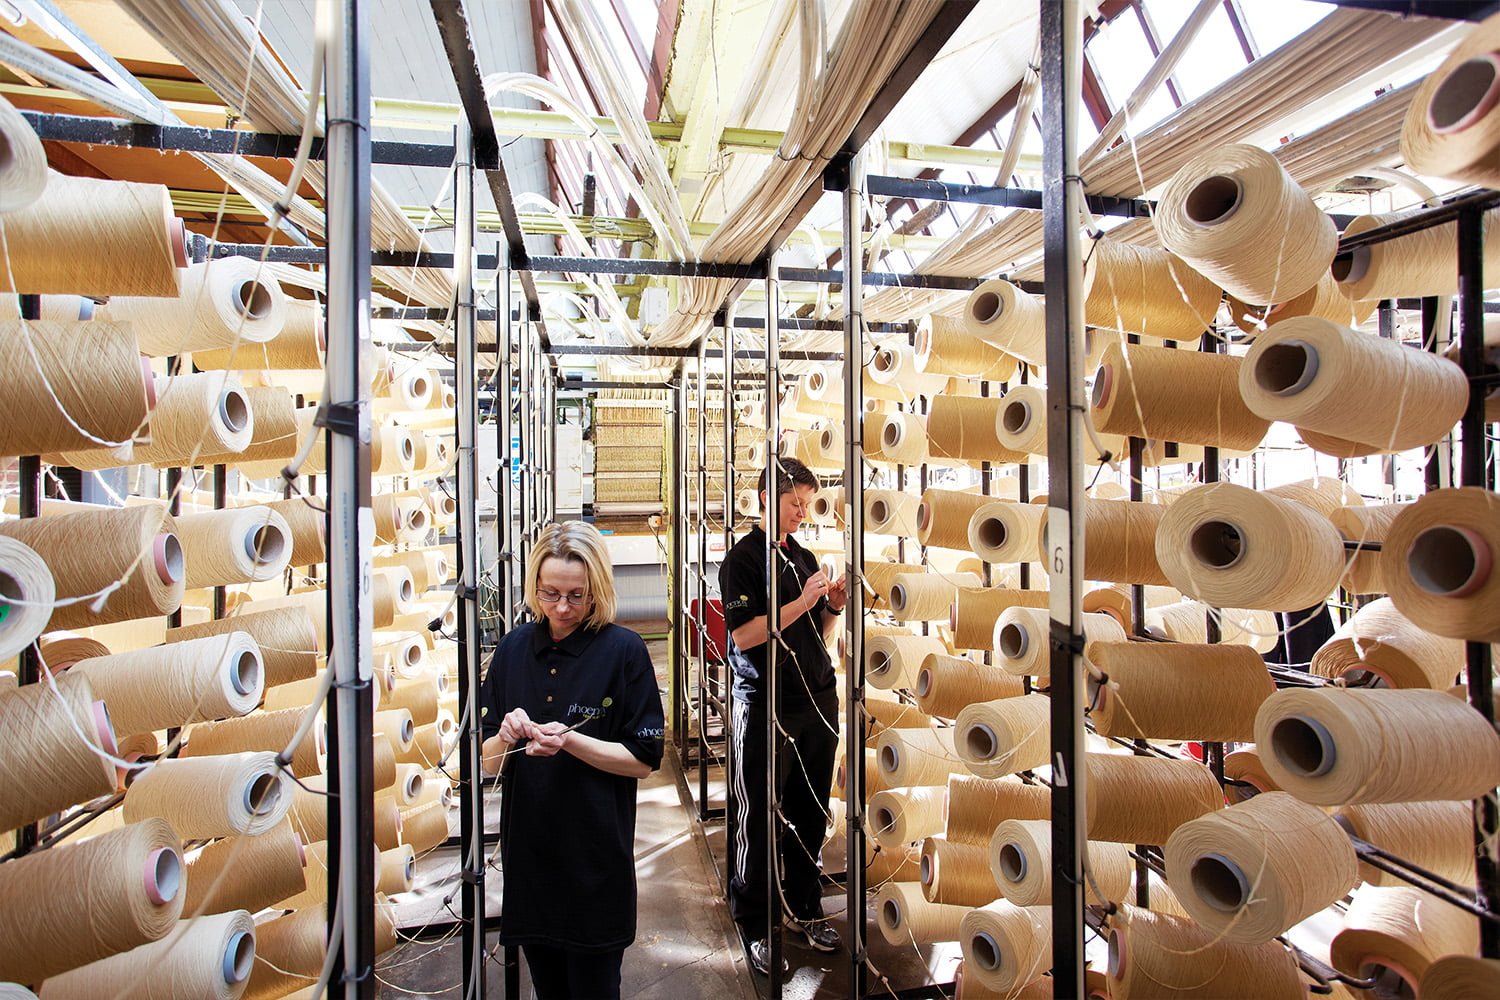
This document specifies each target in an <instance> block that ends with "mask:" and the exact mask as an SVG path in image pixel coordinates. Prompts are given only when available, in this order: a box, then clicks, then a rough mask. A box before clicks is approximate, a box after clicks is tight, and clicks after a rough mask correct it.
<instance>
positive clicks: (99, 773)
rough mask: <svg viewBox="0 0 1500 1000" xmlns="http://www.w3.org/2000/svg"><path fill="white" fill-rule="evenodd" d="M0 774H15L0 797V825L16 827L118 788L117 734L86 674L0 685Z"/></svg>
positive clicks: (8, 828) (8, 827) (6, 827)
mask: <svg viewBox="0 0 1500 1000" xmlns="http://www.w3.org/2000/svg"><path fill="white" fill-rule="evenodd" d="M0 732H3V733H5V739H4V740H3V741H0V774H7V775H11V776H12V780H11V781H10V782H9V783H8V787H7V788H6V792H5V795H4V796H3V797H0V827H4V828H5V829H6V830H14V829H16V828H17V827H19V826H21V825H22V824H25V823H34V822H36V821H37V820H39V819H41V818H43V817H44V816H47V815H49V814H51V813H55V812H60V811H62V810H63V809H66V808H67V807H68V806H71V805H76V804H77V803H79V802H85V801H87V800H89V799H92V798H95V797H97V796H100V795H108V794H110V793H111V792H113V791H114V790H115V781H116V776H115V769H114V766H113V765H112V764H111V763H110V762H109V761H107V760H105V759H104V758H102V757H100V756H99V755H98V753H97V752H96V750H102V751H104V752H105V753H107V754H114V752H115V750H116V745H115V738H114V729H113V727H112V726H111V725H110V721H109V716H108V714H107V713H106V712H105V707H104V703H103V702H102V701H97V700H95V698H94V691H93V688H92V687H90V686H89V682H88V678H87V677H84V676H78V677H69V676H67V675H64V676H63V677H61V678H59V679H58V680H57V691H56V692H55V693H54V692H53V691H52V689H51V685H49V684H47V683H45V682H44V683H39V684H28V685H26V686H24V687H13V688H9V689H5V688H0Z"/></svg>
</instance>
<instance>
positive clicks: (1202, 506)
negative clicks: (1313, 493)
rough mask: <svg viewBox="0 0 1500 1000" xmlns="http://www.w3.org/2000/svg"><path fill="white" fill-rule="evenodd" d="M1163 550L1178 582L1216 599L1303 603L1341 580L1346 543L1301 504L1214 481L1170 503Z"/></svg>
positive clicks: (1159, 538) (1268, 605) (1159, 543)
mask: <svg viewBox="0 0 1500 1000" xmlns="http://www.w3.org/2000/svg"><path fill="white" fill-rule="evenodd" d="M1156 558H1157V561H1158V562H1159V563H1160V565H1161V568H1162V570H1163V572H1164V573H1165V574H1166V576H1167V579H1168V580H1169V581H1170V582H1171V584H1172V586H1174V587H1176V588H1177V589H1178V590H1180V591H1182V592H1183V593H1184V594H1186V595H1190V596H1192V597H1196V598H1198V599H1199V600H1201V601H1205V602H1207V603H1208V604H1212V605H1214V606H1215V607H1233V608H1261V609H1265V610H1269V611H1296V610H1299V609H1301V608H1306V607H1309V606H1310V605H1312V604H1315V603H1317V602H1319V601H1321V600H1323V599H1324V598H1325V597H1327V596H1328V594H1329V593H1330V592H1331V591H1332V590H1333V588H1334V587H1335V586H1337V584H1338V580H1339V577H1340V576H1341V575H1342V572H1343V566H1344V545H1343V541H1342V540H1341V539H1340V538H1339V534H1338V532H1337V531H1336V530H1335V529H1334V527H1333V525H1332V524H1330V523H1329V522H1328V519H1327V518H1326V517H1324V516H1321V515H1319V514H1317V513H1315V512H1314V511H1312V510H1309V509H1308V508H1307V507H1304V506H1302V505H1301V504H1298V503H1293V502H1291V501H1289V500H1284V499H1282V498H1280V497H1278V496H1273V495H1271V494H1268V493H1257V492H1256V491H1254V490H1250V489H1246V488H1245V487H1243V486H1236V485H1234V484H1232V483H1211V484H1208V485H1206V486H1199V487H1197V488H1195V489H1193V490H1190V491H1189V492H1188V493H1186V494H1184V495H1183V496H1182V497H1181V498H1179V499H1178V500H1177V501H1176V502H1175V503H1173V504H1172V506H1170V507H1169V508H1167V514H1166V517H1164V518H1163V519H1162V521H1161V524H1160V525H1159V526H1158V527H1157V532H1156Z"/></svg>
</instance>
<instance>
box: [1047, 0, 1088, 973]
mask: <svg viewBox="0 0 1500 1000" xmlns="http://www.w3.org/2000/svg"><path fill="white" fill-rule="evenodd" d="M1041 18H1042V21H1041V51H1042V103H1043V104H1044V105H1045V106H1046V107H1048V108H1051V109H1052V110H1051V112H1049V113H1048V114H1047V115H1046V116H1045V120H1044V121H1043V128H1042V144H1043V161H1042V165H1043V171H1044V174H1045V182H1044V184H1043V202H1042V206H1043V232H1044V239H1045V267H1046V294H1047V371H1048V373H1049V377H1048V379H1047V461H1048V465H1049V467H1050V469H1051V475H1050V476H1049V482H1050V496H1049V498H1048V518H1047V522H1048V530H1047V541H1046V551H1045V552H1044V559H1045V561H1046V564H1047V571H1048V574H1049V575H1050V577H1051V605H1050V608H1051V614H1052V642H1051V662H1052V715H1051V722H1052V885H1053V890H1052V976H1053V988H1054V990H1055V992H1056V993H1057V994H1058V995H1059V996H1065V997H1067V996H1072V997H1081V996H1085V995H1087V990H1086V989H1085V987H1084V947H1083V945H1084V940H1083V939H1084V934H1083V866H1082V859H1083V842H1084V838H1085V836H1086V834H1087V828H1086V823H1087V817H1086V816H1085V815H1084V810H1083V803H1084V802H1085V794H1084V780H1085V774H1084V752H1083V751H1084V726H1083V694H1084V687H1085V685H1084V679H1083V636H1082V635H1081V634H1080V632H1081V626H1082V621H1083V618H1082V614H1083V608H1082V601H1083V592H1082V587H1083V573H1082V570H1083V565H1084V553H1083V503H1082V500H1083V496H1084V482H1083V465H1082V461H1081V459H1082V455H1083V447H1082V443H1083V435H1082V419H1081V418H1082V414H1083V411H1084V407H1085V406H1087V401H1086V400H1085V399H1084V395H1083V350H1082V346H1083V296H1082V294H1081V290H1082V287H1083V282H1082V273H1081V272H1082V266H1081V263H1080V256H1079V246H1078V243H1079V231H1078V229H1079V226H1078V220H1079V217H1080V216H1079V200H1080V198H1081V195H1082V191H1081V190H1080V187H1081V185H1080V184H1079V183H1078V181H1077V174H1078V152H1077V146H1076V129H1075V127H1074V117H1075V116H1076V115H1077V114H1078V110H1079V106H1080V105H1079V91H1080V86H1081V75H1080V63H1079V59H1080V58H1081V55H1082V50H1083V38H1082V27H1083V20H1082V18H1081V17H1080V16H1079V9H1078V3H1077V0H1061V2H1057V3H1044V4H1042V10H1041Z"/></svg>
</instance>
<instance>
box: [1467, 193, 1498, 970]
mask: <svg viewBox="0 0 1500 1000" xmlns="http://www.w3.org/2000/svg"><path fill="white" fill-rule="evenodd" d="M1484 225H1485V218H1484V213H1483V212H1481V211H1477V210H1473V209H1470V210H1466V211H1464V212H1461V213H1460V214H1459V216H1458V320H1459V342H1458V347H1459V360H1460V361H1461V362H1462V364H1463V368H1464V371H1465V372H1466V373H1467V374H1469V375H1482V374H1483V373H1484ZM1484 397H1485V390H1484V388H1483V387H1480V386H1471V387H1470V391H1469V405H1468V408H1467V409H1466V410H1464V416H1463V421H1462V423H1461V424H1460V425H1459V430H1460V440H1461V441H1462V444H1463V452H1462V456H1461V461H1462V462H1463V465H1462V466H1461V469H1460V472H1461V475H1462V483H1463V485H1465V486H1477V487H1479V488H1481V489H1490V488H1491V487H1492V486H1493V485H1494V484H1493V483H1492V482H1491V481H1490V477H1489V463H1488V462H1487V461H1486V459H1487V458H1488V454H1487V451H1488V442H1487V441H1486V440H1485V438H1486V434H1485V419H1484ZM1464 649H1465V653H1464V659H1465V667H1466V671H1465V672H1466V674H1467V677H1468V683H1469V704H1471V705H1473V706H1474V708H1475V709H1477V710H1478V711H1479V713H1480V714H1481V715H1483V716H1484V717H1485V718H1486V719H1488V720H1489V721H1490V722H1491V723H1492V724H1493V723H1494V721H1495V697H1494V687H1493V684H1494V663H1493V662H1492V661H1491V656H1490V646H1489V643H1486V642H1467V643H1465V644H1464ZM1497 829H1500V808H1497V804H1496V800H1495V791H1494V789H1491V790H1490V791H1488V792H1486V793H1485V794H1484V795H1482V796H1481V797H1479V798H1478V799H1476V800H1475V801H1474V845H1475V846H1474V849H1475V874H1476V876H1477V878H1478V883H1479V899H1480V901H1481V902H1482V903H1483V904H1484V906H1485V908H1486V909H1488V910H1489V911H1490V912H1491V913H1493V912H1496V911H1497V910H1500V865H1497V860H1496V854H1495V852H1496V843H1495V841H1496V830H1497ZM1479 941H1480V953H1481V954H1482V955H1483V956H1484V957H1485V958H1500V928H1497V927H1496V926H1495V923H1494V922H1493V921H1490V920H1481V921H1480V922H1479Z"/></svg>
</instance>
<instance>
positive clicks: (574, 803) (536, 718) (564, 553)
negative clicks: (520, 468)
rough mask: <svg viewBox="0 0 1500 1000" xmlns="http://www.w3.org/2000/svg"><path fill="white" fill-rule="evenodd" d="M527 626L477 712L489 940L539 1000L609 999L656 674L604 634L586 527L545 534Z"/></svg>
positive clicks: (629, 899)
mask: <svg viewBox="0 0 1500 1000" xmlns="http://www.w3.org/2000/svg"><path fill="white" fill-rule="evenodd" d="M526 603H527V604H528V605H529V606H530V607H531V610H532V612H533V613H534V614H535V615H536V621H533V622H528V623H526V624H524V625H520V626H517V627H516V628H515V629H513V630H512V631H511V632H509V633H508V634H507V635H506V636H505V637H504V638H503V639H501V640H500V645H499V646H498V647H497V648H496V649H495V655H494V657H493V658H492V659H491V660H490V667H489V673H488V674H487V675H486V676H485V679H484V686H483V688H482V690H481V692H480V696H479V704H480V706H481V709H482V712H483V719H482V726H483V731H484V735H485V741H484V746H483V751H482V753H483V765H484V770H485V773H487V774H495V773H496V772H497V771H500V770H501V769H502V768H503V769H504V777H503V779H502V780H503V781H504V785H503V790H504V791H503V796H502V798H501V813H500V825H501V848H500V851H501V859H502V863H503V871H504V875H503V881H504V904H503V909H502V915H501V928H500V939H501V941H502V942H503V943H505V944H510V945H520V946H521V950H522V951H523V952H524V953H525V955H526V964H527V966H528V968H529V969H530V971H531V981H532V985H533V986H534V987H535V989H536V995H537V997H538V998H539V1000H553V998H568V997H574V998H581V997H590V998H593V997H601V998H608V997H618V996H619V995H620V962H621V959H622V958H623V957H624V952H625V948H626V947H627V946H629V945H630V943H631V942H632V941H634V940H635V910H636V901H635V852H634V846H635V845H634V841H635V797H636V785H637V783H638V781H639V780H640V779H641V778H644V777H646V775H648V774H650V773H651V772H652V771H654V770H655V769H656V768H657V767H658V766H659V765H660V764H661V755H662V729H663V726H664V724H665V723H664V721H663V714H662V707H661V695H660V693H659V692H658V690H657V686H656V673H655V671H654V670H653V669H652V666H651V657H650V656H649V655H648V654H647V652H646V644H645V643H644V642H642V641H641V637H640V636H638V635H636V634H635V633H634V632H631V631H630V630H629V629H624V628H621V627H620V626H618V625H615V624H612V622H613V620H614V615H615V587H614V579H613V576H612V574H611V570H610V563H609V554H608V552H607V551H606V550H605V547H604V539H603V538H602V537H601V536H600V535H599V532H598V531H596V530H594V528H593V526H592V525H589V524H586V523H584V522H582V521H569V522H565V523H562V524H554V525H551V526H549V527H548V528H547V529H546V530H545V531H544V532H543V533H542V537H541V539H540V540H539V541H538V542H537V544H536V547H535V548H534V549H533V550H532V552H531V556H530V558H529V559H528V560H527V563H526Z"/></svg>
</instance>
